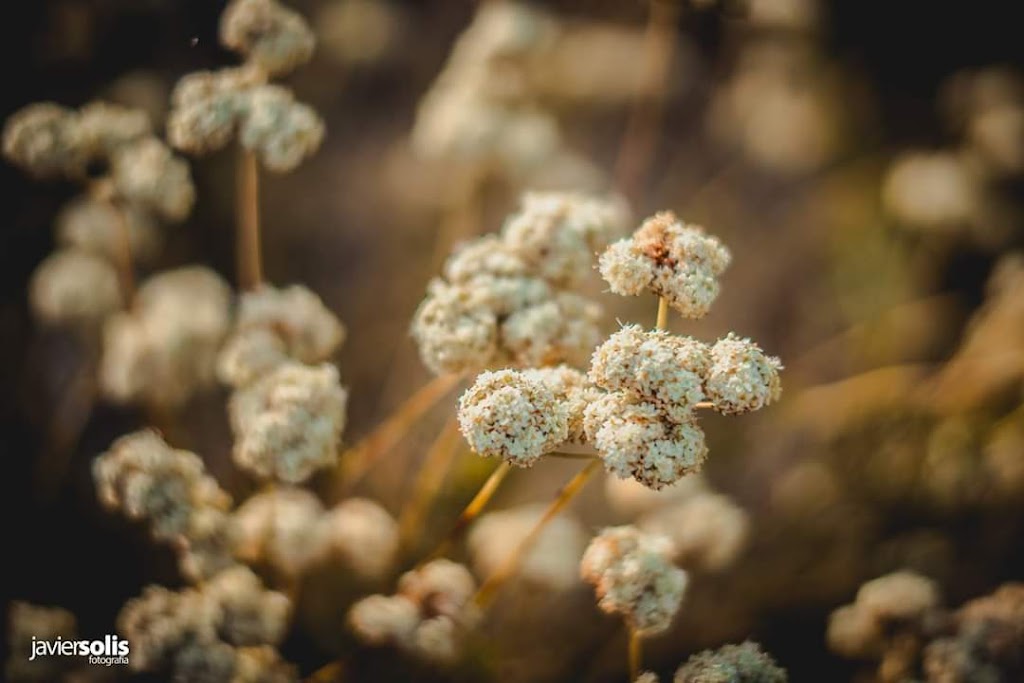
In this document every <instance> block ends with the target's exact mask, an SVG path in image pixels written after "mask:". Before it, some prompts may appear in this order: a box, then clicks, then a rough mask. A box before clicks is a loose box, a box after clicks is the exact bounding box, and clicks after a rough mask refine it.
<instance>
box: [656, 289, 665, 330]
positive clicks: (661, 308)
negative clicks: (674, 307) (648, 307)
mask: <svg viewBox="0 0 1024 683" xmlns="http://www.w3.org/2000/svg"><path fill="white" fill-rule="evenodd" d="M654 327H655V329H658V330H665V329H668V299H666V298H665V297H663V296H662V297H658V321H657V322H656V323H655V325H654Z"/></svg>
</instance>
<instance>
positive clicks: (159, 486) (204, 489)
mask: <svg viewBox="0 0 1024 683" xmlns="http://www.w3.org/2000/svg"><path fill="white" fill-rule="evenodd" d="M92 471H93V478H94V480H95V482H96V491H97V495H98V497H99V500H100V502H101V503H102V504H103V505H104V506H106V507H107V508H109V509H118V510H121V511H122V512H123V513H124V514H125V515H126V516H127V517H128V518H130V519H145V520H147V521H149V523H150V524H151V525H152V529H153V535H154V536H155V537H156V538H160V539H173V538H174V537H176V536H178V535H180V534H183V533H185V531H186V529H187V527H188V524H189V518H190V517H191V515H192V513H193V511H194V510H195V509H197V508H202V507H212V508H215V509H219V510H225V509H227V508H228V506H229V505H230V504H231V498H230V497H229V496H228V494H227V493H225V492H224V491H223V490H221V488H220V486H218V484H217V482H216V481H215V480H214V479H213V478H212V477H210V476H209V475H208V474H207V473H206V468H205V467H204V465H203V461H202V460H201V459H200V458H199V456H197V455H196V454H195V453H190V452H189V451H184V450H178V449H174V448H171V447H170V446H168V445H167V443H166V442H164V440H163V439H161V438H160V436H159V435H158V434H157V433H156V432H154V431H152V430H142V431H138V432H134V433H132V434H129V435H127V436H123V437H121V438H119V439H118V440H117V441H115V442H114V443H113V444H112V445H111V447H110V450H108V451H106V452H105V453H103V454H102V455H100V456H99V457H98V458H96V460H95V461H93V466H92Z"/></svg>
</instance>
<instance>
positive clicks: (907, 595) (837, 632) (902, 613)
mask: <svg viewBox="0 0 1024 683" xmlns="http://www.w3.org/2000/svg"><path fill="white" fill-rule="evenodd" d="M938 604H939V592H938V587H937V586H936V585H935V582H934V581H932V580H930V579H927V578H925V577H923V576H921V575H919V574H915V573H913V572H909V571H900V572H895V573H893V574H887V575H885V576H882V577H879V578H877V579H874V580H872V581H868V582H867V583H865V584H864V585H863V586H861V587H860V590H859V591H857V599H856V600H855V601H854V602H853V604H850V605H846V606H843V607H840V608H839V609H837V610H835V611H834V612H832V615H831V616H830V617H829V622H828V632H827V635H826V639H827V641H828V645H829V648H831V649H832V650H833V651H835V652H837V653H839V654H842V655H844V656H847V657H872V656H876V655H878V654H879V653H880V652H881V649H882V647H883V645H884V641H885V633H886V629H887V628H888V627H889V626H891V625H892V624H894V623H907V622H915V621H917V620H920V619H921V618H922V617H923V616H924V614H925V613H926V612H928V611H929V610H931V609H934V608H935V607H937V606H938Z"/></svg>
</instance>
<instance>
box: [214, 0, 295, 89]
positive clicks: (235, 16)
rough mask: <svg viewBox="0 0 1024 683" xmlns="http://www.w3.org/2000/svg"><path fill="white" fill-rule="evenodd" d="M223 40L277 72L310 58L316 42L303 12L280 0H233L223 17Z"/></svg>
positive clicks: (286, 71)
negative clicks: (289, 7) (285, 5)
mask: <svg viewBox="0 0 1024 683" xmlns="http://www.w3.org/2000/svg"><path fill="white" fill-rule="evenodd" d="M220 40H221V43H222V44H223V45H224V46H225V47H228V48H230V49H232V50H234V51H236V52H238V53H240V54H242V55H244V56H245V57H246V58H248V59H249V60H250V61H251V62H252V63H255V64H258V65H259V66H260V67H261V68H262V69H263V70H264V71H266V72H267V73H268V74H270V75H274V76H276V75H281V74H285V73H288V72H289V71H291V70H292V69H294V68H295V67H297V66H299V65H301V64H304V63H305V62H307V61H309V58H310V57H312V55H313V47H314V43H315V40H314V37H313V32H312V31H311V30H310V28H309V26H308V25H307V24H306V20H305V19H303V18H302V15H300V14H298V13H297V12H294V11H292V10H290V9H288V8H287V7H284V6H283V5H281V4H280V3H278V2H276V0H232V2H231V3H230V4H228V6H227V8H225V10H224V13H223V14H222V15H221V18H220Z"/></svg>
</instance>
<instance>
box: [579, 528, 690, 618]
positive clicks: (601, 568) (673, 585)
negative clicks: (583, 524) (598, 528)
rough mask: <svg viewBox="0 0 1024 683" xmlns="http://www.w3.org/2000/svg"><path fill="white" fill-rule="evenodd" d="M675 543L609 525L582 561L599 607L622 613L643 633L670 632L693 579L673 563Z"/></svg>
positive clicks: (582, 569) (593, 542) (594, 541)
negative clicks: (672, 553)
mask: <svg viewBox="0 0 1024 683" xmlns="http://www.w3.org/2000/svg"><path fill="white" fill-rule="evenodd" d="M671 549H672V543H671V541H669V540H668V539H667V538H664V537H660V536H650V535H647V534H644V533H642V532H640V531H639V530H638V529H637V528H636V527H632V526H620V527H610V528H607V529H605V530H604V531H602V532H601V533H600V534H599V535H598V536H596V537H594V539H593V540H592V541H591V542H590V545H589V546H587V549H586V552H584V553H583V560H582V561H581V562H580V574H581V576H582V577H583V579H584V581H586V582H587V583H590V584H592V585H593V586H594V590H595V591H596V592H597V597H598V605H599V606H600V607H601V609H602V610H604V611H605V612H608V613H613V614H621V615H622V616H623V618H625V619H626V621H627V622H628V623H629V624H630V626H631V627H632V628H633V629H635V630H636V631H637V632H638V633H640V634H644V635H647V634H655V633H660V632H661V631H664V630H665V629H667V628H668V627H669V626H670V625H671V623H672V619H673V617H675V614H676V612H677V611H678V610H679V605H680V603H681V602H682V600H683V593H684V592H685V590H686V585H687V582H688V577H687V574H686V572H684V571H683V570H682V569H679V568H678V567H676V566H674V565H673V564H672V562H671V560H670V559H669V555H670V553H671Z"/></svg>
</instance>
